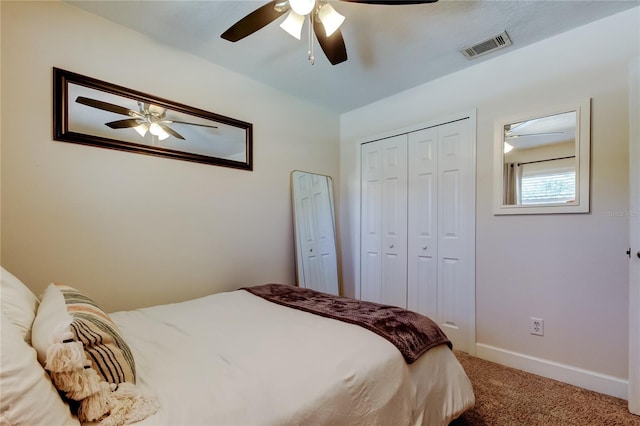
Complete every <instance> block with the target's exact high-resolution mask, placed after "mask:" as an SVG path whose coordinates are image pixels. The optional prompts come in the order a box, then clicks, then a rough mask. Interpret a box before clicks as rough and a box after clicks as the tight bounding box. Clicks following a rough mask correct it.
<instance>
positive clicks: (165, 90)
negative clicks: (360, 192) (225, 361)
mask: <svg viewBox="0 0 640 426" xmlns="http://www.w3.org/2000/svg"><path fill="white" fill-rule="evenodd" d="M1 7H2V15H1V16H2V70H1V71H2V73H1V76H2V116H1V118H2V157H1V158H2V164H1V167H2V170H1V172H2V200H1V201H2V265H3V266H4V267H5V268H7V269H8V270H9V271H11V272H12V273H13V274H15V275H17V276H18V277H19V278H21V279H22V280H23V281H25V282H26V283H27V284H28V285H29V286H30V287H31V288H32V289H33V290H34V291H35V292H36V293H37V294H38V293H40V292H41V291H42V290H43V289H44V287H45V286H46V285H47V284H48V283H49V282H51V281H58V282H63V283H67V284H69V285H72V286H76V287H78V288H80V289H83V290H85V291H87V292H88V293H89V294H90V295H91V296H93V297H94V298H95V299H96V300H97V301H99V303H100V304H101V305H103V306H104V307H105V308H106V309H107V310H110V311H113V310H120V309H128V308H133V307H139V306H147V305H152V304H157V303H166V302H172V301H179V300H184V299H188V298H191V297H195V296H200V295H205V294H209V293H212V292H217V291H223V290H228V289H234V288H237V287H239V286H244V285H254V284H260V283H265V282H282V283H292V282H294V254H293V232H292V224H291V208H290V197H289V172H290V171H291V170H293V169H301V170H309V171H314V172H317V173H323V174H328V175H332V176H333V177H334V178H336V179H337V178H338V163H337V158H338V153H339V121H338V120H339V117H338V115H337V114H335V113H333V112H330V111H327V110H323V109H319V108H317V107H314V106H312V105H311V104H308V103H305V102H303V101H300V100H297V99H295V98H293V97H290V96H287V95H284V94H282V93H281V92H278V91H276V90H274V89H271V88H269V87H267V86H264V85H261V84H258V83H256V82H254V81H252V80H249V79H246V78H244V77H241V76H239V75H238V74H235V73H232V72H230V71H228V70H225V69H222V68H220V67H218V66H216V65H213V64H211V63H208V62H204V61H202V60H200V59H198V58H196V57H194V56H192V55H190V54H186V53H183V52H179V51H177V50H174V49H172V48H169V47H166V46H163V45H161V44H159V43H157V42H155V41H154V40H151V39H148V38H146V37H144V36H142V35H140V34H138V33H136V32H132V31H130V30H128V29H126V28H124V27H121V26H119V25H116V24H114V23H111V22H109V21H106V20H103V19H101V18H98V17H96V16H94V15H92V14H89V13H87V12H84V11H82V10H79V9H77V8H75V7H73V6H70V5H68V4H65V3H59V2H7V1H3V2H1ZM54 66H55V67H59V68H63V69H67V70H70V71H74V72H77V73H80V74H84V75H88V76H91V77H95V78H98V79H101V80H105V81H108V82H111V83H115V84H119V85H122V86H125V87H129V88H132V89H136V90H140V91H142V92H146V93H151V94H154V95H157V96H159V97H163V98H166V99H170V100H173V101H176V102H180V103H184V104H187V105H191V106H194V107H197V108H201V109H204V110H207V111H212V112H216V113H219V114H223V115H226V116H229V117H234V118H237V119H240V120H244V121H248V122H251V123H253V126H254V164H255V167H254V171H253V172H247V171H240V170H234V169H229V168H223V167H215V166H210V165H203V164H197V163H190V162H184V161H177V160H169V159H163V158H157V157H151V156H145V155H138V154H131V153H123V152H119V151H114V150H108V149H101V148H94V147H87V146H82V145H76V144H71V143H64V142H54V141H53V140H52V136H51V134H52V131H51V127H52V124H51V122H52V118H51V114H52V112H51V108H52V107H51V105H52V95H51V86H52V70H51V69H52V67H54ZM284 120H286V122H284Z"/></svg>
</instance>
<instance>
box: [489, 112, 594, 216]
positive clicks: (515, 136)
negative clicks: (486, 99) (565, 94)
mask: <svg viewBox="0 0 640 426" xmlns="http://www.w3.org/2000/svg"><path fill="white" fill-rule="evenodd" d="M589 129H590V102H589V100H585V101H582V102H578V103H574V104H570V105H566V106H560V107H555V108H549V109H546V110H544V111H540V112H538V113H536V114H528V115H521V116H515V117H510V118H507V119H501V120H497V121H496V126H495V145H494V150H495V154H494V155H495V156H494V192H495V201H494V212H495V214H534V213H535V214H541V213H585V212H588V211H589V167H590V158H589V157H590V156H589V152H590V136H589V134H590V131H589Z"/></svg>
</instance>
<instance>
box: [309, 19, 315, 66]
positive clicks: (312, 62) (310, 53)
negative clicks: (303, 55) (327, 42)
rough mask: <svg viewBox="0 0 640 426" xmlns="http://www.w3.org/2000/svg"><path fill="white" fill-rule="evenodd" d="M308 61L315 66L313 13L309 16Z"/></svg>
mask: <svg viewBox="0 0 640 426" xmlns="http://www.w3.org/2000/svg"><path fill="white" fill-rule="evenodd" d="M307 59H309V62H311V65H313V64H314V62H315V61H316V58H315V57H314V56H313V12H311V13H310V14H309V51H308V53H307Z"/></svg>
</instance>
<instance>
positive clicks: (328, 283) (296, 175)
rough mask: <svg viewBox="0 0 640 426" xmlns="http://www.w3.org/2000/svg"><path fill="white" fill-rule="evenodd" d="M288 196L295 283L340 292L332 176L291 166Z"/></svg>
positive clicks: (330, 291)
mask: <svg viewBox="0 0 640 426" xmlns="http://www.w3.org/2000/svg"><path fill="white" fill-rule="evenodd" d="M291 197H292V204H293V222H294V234H295V244H296V279H297V282H298V285H299V286H300V287H304V288H310V289H313V290H318V291H322V292H325V293H330V294H340V281H339V273H338V256H337V241H336V227H335V213H334V212H335V210H334V205H333V180H332V179H331V177H329V176H324V175H319V174H315V173H307V172H302V171H299V170H294V171H293V172H291Z"/></svg>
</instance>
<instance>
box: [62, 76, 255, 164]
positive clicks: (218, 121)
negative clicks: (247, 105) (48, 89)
mask: <svg viewBox="0 0 640 426" xmlns="http://www.w3.org/2000/svg"><path fill="white" fill-rule="evenodd" d="M53 137H54V139H55V140H58V141H64V142H73V143H79V144H84V145H92V146H97V147H103V148H111V149H117V150H120V151H128V152H135V153H139V154H148V155H155V156H159V157H165V158H172V159H177V160H186V161H194V162H198V163H205V164H212V165H217V166H224V167H233V168H236V169H244V170H252V169H253V155H252V152H253V125H252V124H251V123H247V122H245V121H241V120H237V119H234V118H230V117H225V116H223V115H220V114H216V113H213V112H209V111H204V110H201V109H198V108H194V107H191V106H188V105H184V104H180V103H177V102H173V101H169V100H166V99H163V98H160V97H157V96H153V95H149V94H146V93H142V92H139V91H137V90H133V89H128V88H126V87H122V86H118V85H115V84H111V83H107V82H105V81H101V80H97V79H95V78H92V77H87V76H84V75H80V74H76V73H73V72H71V71H65V70H62V69H58V68H54V69H53Z"/></svg>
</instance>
